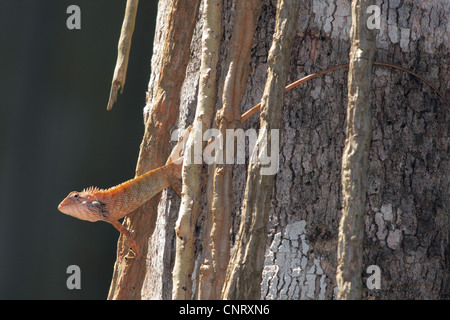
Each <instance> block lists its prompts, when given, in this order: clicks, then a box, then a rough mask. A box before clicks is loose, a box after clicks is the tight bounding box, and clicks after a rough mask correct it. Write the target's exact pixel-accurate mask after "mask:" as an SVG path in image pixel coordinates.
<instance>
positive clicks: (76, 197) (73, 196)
mask: <svg viewBox="0 0 450 320" xmlns="http://www.w3.org/2000/svg"><path fill="white" fill-rule="evenodd" d="M70 197H71V198H74V199H78V198H79V197H80V195H79V194H78V193H74V194H72V195H71V196H70Z"/></svg>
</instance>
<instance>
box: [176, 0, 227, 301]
mask: <svg viewBox="0 0 450 320" xmlns="http://www.w3.org/2000/svg"><path fill="white" fill-rule="evenodd" d="M203 4H204V7H203V16H202V19H203V36H202V51H201V52H202V56H201V65H200V84H199V93H198V103H197V110H196V112H195V120H194V123H193V125H192V132H191V134H190V136H189V140H188V142H187V146H186V150H187V153H188V154H187V155H185V156H184V162H183V173H182V175H183V187H182V193H181V206H180V212H179V215H178V220H177V222H176V226H175V231H176V235H177V238H176V254H175V265H174V268H173V290H172V299H178V300H180V299H190V298H191V297H192V278H191V276H192V272H193V270H194V260H195V248H194V240H195V239H194V237H195V226H196V223H197V218H198V216H199V214H200V209H201V208H200V198H201V179H200V177H201V171H202V167H203V161H202V153H203V139H202V138H203V132H204V131H205V130H206V129H209V128H210V126H211V122H212V118H213V113H214V107H215V103H216V97H217V61H218V58H219V49H220V40H221V38H222V36H221V34H222V0H204V1H203Z"/></svg>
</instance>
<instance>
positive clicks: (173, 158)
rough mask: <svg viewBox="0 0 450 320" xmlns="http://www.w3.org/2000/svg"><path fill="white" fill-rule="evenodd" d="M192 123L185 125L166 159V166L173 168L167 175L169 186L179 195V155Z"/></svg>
mask: <svg viewBox="0 0 450 320" xmlns="http://www.w3.org/2000/svg"><path fill="white" fill-rule="evenodd" d="M191 129H192V125H190V126H189V127H187V129H186V131H185V132H184V134H183V136H182V137H181V139H180V141H178V143H177V144H176V145H175V147H174V148H173V150H172V152H171V153H170V156H169V158H168V159H167V162H166V166H168V165H171V166H173V168H174V171H173V175H171V176H170V177H169V180H170V186H171V187H172V189H173V190H174V191H175V192H176V193H177V194H178V195H179V196H180V197H181V188H182V184H181V181H180V178H181V169H182V164H183V156H182V155H181V153H182V151H183V149H184V144H185V142H186V141H187V138H188V137H189V134H190V133H191Z"/></svg>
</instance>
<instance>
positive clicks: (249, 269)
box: [222, 0, 300, 299]
mask: <svg viewBox="0 0 450 320" xmlns="http://www.w3.org/2000/svg"><path fill="white" fill-rule="evenodd" d="M299 7H300V5H299V1H298V0H279V1H278V3H277V16H276V21H275V34H274V37H273V42H272V46H271V49H270V51H269V57H268V78H267V81H266V86H265V89H264V95H263V98H262V111H261V115H260V119H261V128H260V132H259V137H258V142H259V146H256V148H255V150H254V151H253V152H254V153H255V152H257V151H256V150H257V148H258V149H259V151H258V152H259V155H261V154H266V155H268V154H269V153H270V152H275V150H274V149H272V148H271V147H272V145H273V144H276V145H277V146H279V139H277V138H276V136H272V132H273V131H272V130H279V129H280V126H281V114H282V108H283V98H284V93H285V90H284V88H285V85H286V82H287V78H288V73H289V62H290V56H291V50H292V44H293V40H294V36H295V33H296V32H295V28H296V22H297V20H298V14H299ZM276 132H278V131H276ZM265 134H267V136H266V139H267V140H266V141H265V142H263V141H264V140H265V139H264V135H265ZM269 146H270V148H269ZM270 149H271V150H270ZM276 156H278V154H277V155H276ZM263 167H264V166H263V164H262V161H261V158H260V157H257V159H256V163H251V164H250V165H249V168H248V176H247V185H246V188H245V197H244V200H243V203H244V206H243V208H242V215H241V224H240V228H239V235H238V240H237V241H236V248H235V249H234V250H235V251H234V253H233V256H232V258H231V259H230V263H229V264H228V269H227V275H226V280H225V286H224V288H223V291H222V298H223V299H260V297H261V278H262V268H263V263H264V252H265V248H266V241H267V224H268V219H269V209H270V198H271V194H272V188H273V179H274V175H273V174H270V175H265V174H264V173H263V169H264V168H263Z"/></svg>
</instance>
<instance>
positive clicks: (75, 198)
mask: <svg viewBox="0 0 450 320" xmlns="http://www.w3.org/2000/svg"><path fill="white" fill-rule="evenodd" d="M58 210H59V211H61V212H62V213H65V214H68V215H70V216H72V217H75V218H78V219H81V220H86V221H91V222H94V221H99V220H104V219H105V218H106V216H107V212H108V210H107V207H106V205H105V204H104V203H102V202H100V201H98V200H97V198H96V197H95V196H94V195H93V194H92V193H90V192H86V191H82V192H77V191H73V192H71V193H69V195H68V196H67V197H66V198H65V199H64V200H63V201H61V203H60V204H59V206H58Z"/></svg>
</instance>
